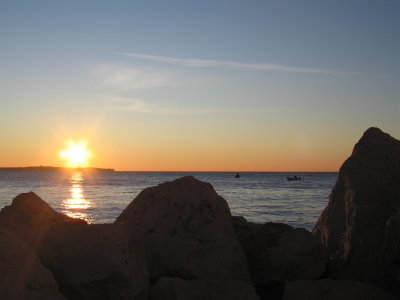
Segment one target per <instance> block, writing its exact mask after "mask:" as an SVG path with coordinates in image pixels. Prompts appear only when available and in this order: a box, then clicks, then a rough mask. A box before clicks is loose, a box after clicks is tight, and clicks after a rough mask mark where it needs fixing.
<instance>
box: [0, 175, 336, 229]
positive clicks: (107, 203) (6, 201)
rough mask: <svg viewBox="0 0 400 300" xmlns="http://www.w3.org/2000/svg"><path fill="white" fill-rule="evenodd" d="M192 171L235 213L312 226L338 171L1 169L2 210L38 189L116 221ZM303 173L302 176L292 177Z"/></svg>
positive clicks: (83, 212)
mask: <svg viewBox="0 0 400 300" xmlns="http://www.w3.org/2000/svg"><path fill="white" fill-rule="evenodd" d="M187 175H192V176H194V177H196V178H197V179H199V180H202V181H206V182H209V183H211V184H212V185H213V187H214V189H215V190H216V192H217V193H218V194H219V195H221V196H222V197H223V198H224V199H225V200H226V201H227V202H228V205H229V207H230V210H231V213H232V215H239V216H243V217H245V218H246V219H247V220H248V221H251V222H256V223H264V222H280V223H286V224H289V225H291V226H293V227H296V228H305V229H307V230H312V229H313V228H314V226H315V223H316V222H317V220H318V218H319V216H320V215H321V213H322V211H323V210H324V208H325V207H326V205H327V202H328V197H329V194H330V192H331V190H332V187H333V186H334V184H335V182H336V179H337V176H338V173H335V172H333V173H325V172H324V173H316V172H311V173H280V172H254V173H253V172H248V173H247V172H244V173H240V178H235V175H236V172H235V173H233V172H119V171H73V170H52V171H21V170H19V171H4V170H2V171H0V208H3V207H4V206H6V205H10V204H11V202H12V199H13V198H14V197H16V196H17V195H18V194H20V193H25V192H30V191H33V192H35V193H36V194H37V195H39V196H40V197H41V198H42V199H44V200H45V201H46V202H47V203H49V204H50V206H51V207H53V208H54V209H55V210H56V211H58V212H60V213H64V214H67V215H69V216H71V217H76V218H83V219H85V220H87V221H88V222H90V223H111V222H114V220H115V219H116V218H117V217H118V216H119V214H120V213H121V212H122V211H123V209H124V208H125V207H126V206H127V205H128V204H129V203H130V202H131V201H133V199H134V198H135V197H136V196H137V195H138V194H139V193H140V192H141V191H142V190H143V189H145V188H147V187H150V186H155V185H158V184H160V183H163V182H166V181H171V180H174V179H177V178H180V177H183V176H187ZM293 176H297V177H300V178H301V180H298V181H288V180H287V177H293Z"/></svg>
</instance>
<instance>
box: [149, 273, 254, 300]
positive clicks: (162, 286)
mask: <svg viewBox="0 0 400 300" xmlns="http://www.w3.org/2000/svg"><path fill="white" fill-rule="evenodd" d="M189 299H190V300H203V299H207V300H221V299H224V300H244V299H245V300H259V297H258V296H257V294H256V293H255V291H254V288H253V287H252V286H251V285H249V284H247V283H245V282H243V281H240V280H183V279H180V278H168V277H161V278H160V279H159V280H158V281H157V282H156V283H155V284H154V285H153V286H152V287H151V293H150V300H189Z"/></svg>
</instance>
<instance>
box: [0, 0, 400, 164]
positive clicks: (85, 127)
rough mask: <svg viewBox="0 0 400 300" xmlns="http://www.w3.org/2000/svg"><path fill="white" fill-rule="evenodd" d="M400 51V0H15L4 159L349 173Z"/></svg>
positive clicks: (389, 91) (399, 91) (393, 107)
mask: <svg viewBox="0 0 400 300" xmlns="http://www.w3.org/2000/svg"><path fill="white" fill-rule="evenodd" d="M399 53H400V2H399V1H385V0H380V1H352V0H350V1H297V0H296V1H285V0H280V1H257V0H250V1H236V0H230V1H215V0H214V1H208V0H204V1H40V0H39V1H2V0H0V104H1V106H0V128H1V129H0V166H36V165H52V166H62V165H65V161H64V160H63V158H62V157H60V152H61V151H63V149H64V148H65V147H66V144H67V143H68V142H71V141H75V142H77V143H78V142H81V141H84V142H85V143H86V145H87V147H88V148H89V149H90V152H91V156H90V165H92V166H96V167H105V168H115V169H116V170H133V171H135V170H138V171H234V172H236V171H290V172H292V171H338V169H339V168H340V166H341V164H342V163H343V161H344V160H345V159H346V158H347V157H348V156H349V155H350V154H351V151H352V148H353V146H354V144H355V143H356V142H357V141H358V139H359V138H360V137H361V136H362V134H363V132H364V131H365V130H366V129H368V128H369V127H371V126H375V127H379V128H381V129H382V130H383V131H385V132H387V133H389V134H390V135H392V136H393V137H395V138H397V139H399V138H400V122H399V120H400V118H399V116H400V80H399V78H400V59H399Z"/></svg>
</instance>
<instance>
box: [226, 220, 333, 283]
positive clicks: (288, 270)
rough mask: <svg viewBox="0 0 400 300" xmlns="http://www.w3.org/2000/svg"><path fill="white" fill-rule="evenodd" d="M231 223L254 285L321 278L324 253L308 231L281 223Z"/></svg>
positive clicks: (325, 253) (325, 260) (325, 259)
mask: <svg viewBox="0 0 400 300" xmlns="http://www.w3.org/2000/svg"><path fill="white" fill-rule="evenodd" d="M232 222H233V225H234V228H235V231H236V234H237V235H238V237H239V241H240V243H241V245H242V247H243V249H244V251H245V253H246V256H247V261H248V264H249V269H250V274H251V276H252V278H253V282H254V284H256V285H260V284H265V283H268V282H277V281H286V280H297V279H317V278H321V276H322V275H323V273H324V271H325V265H326V263H327V252H326V249H325V247H323V246H322V244H321V243H320V241H319V240H318V239H317V238H315V237H314V236H313V235H312V234H311V233H310V232H308V231H307V230H305V229H294V228H293V227H291V226H289V225H286V224H281V223H271V222H270V223H265V224H255V223H251V222H247V221H246V220H245V219H244V218H243V217H240V218H238V217H233V218H232Z"/></svg>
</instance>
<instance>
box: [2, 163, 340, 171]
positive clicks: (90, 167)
mask: <svg viewBox="0 0 400 300" xmlns="http://www.w3.org/2000/svg"><path fill="white" fill-rule="evenodd" d="M27 168H54V169H71V170H73V169H101V170H113V171H114V172H168V173H190V172H193V173H338V172H339V170H337V171H315V170H314V171H304V170H303V171H299V170H297V171H296V170H290V171H285V170H282V171H279V170H274V171H267V170H263V171H260V170H258V171H252V170H214V171H211V170H205V171H200V170H117V169H115V168H104V167H93V166H87V167H67V166H65V167H63V166H42V165H39V166H21V167H15V166H13V167H5V166H0V171H1V170H2V169H27Z"/></svg>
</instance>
